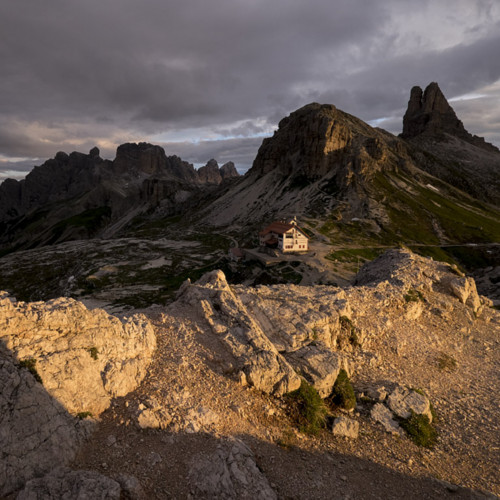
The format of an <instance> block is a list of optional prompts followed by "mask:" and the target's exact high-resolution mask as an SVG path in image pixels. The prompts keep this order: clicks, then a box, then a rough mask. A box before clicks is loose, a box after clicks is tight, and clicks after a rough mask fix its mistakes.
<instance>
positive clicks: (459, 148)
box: [400, 82, 500, 205]
mask: <svg viewBox="0 0 500 500" xmlns="http://www.w3.org/2000/svg"><path fill="white" fill-rule="evenodd" d="M400 137H402V138H403V139H405V140H406V141H407V142H408V143H410V144H411V145H412V146H415V147H417V148H418V149H419V150H420V151H425V153H426V154H425V157H422V158H421V159H420V161H419V168H421V169H423V170H425V171H427V172H428V173H430V174H432V175H435V176H436V177H439V178H440V179H442V180H444V181H446V182H448V183H450V184H452V185H453V186H455V187H457V188H459V189H461V190H463V191H466V192H467V193H469V194H471V195H472V196H474V197H475V198H478V199H480V200H483V201H487V202H489V203H493V204H495V205H500V151H499V150H498V148H497V147H495V146H494V145H493V144H490V143H488V142H486V141H485V140H484V139H483V138H482V137H478V136H477V135H472V134H471V133H469V132H468V131H467V130H466V129H465V127H464V124H463V123H462V122H461V121H460V120H459V119H458V117H457V115H456V114H455V111H454V110H453V108H452V107H451V106H450V104H449V103H448V101H447V100H446V97H445V96H444V95H443V93H442V92H441V89H440V88H439V85H438V84H437V83H435V82H433V83H430V84H429V85H428V86H427V88H426V89H425V91H422V89H421V88H420V87H413V88H412V89H411V93H410V100H409V101H408V109H407V110H406V113H405V115H404V118H403V133H402V134H401V136H400Z"/></svg>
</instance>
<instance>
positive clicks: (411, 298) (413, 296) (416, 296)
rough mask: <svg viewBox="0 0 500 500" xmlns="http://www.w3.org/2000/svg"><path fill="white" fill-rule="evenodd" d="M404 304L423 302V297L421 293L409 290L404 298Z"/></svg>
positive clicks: (412, 289)
mask: <svg viewBox="0 0 500 500" xmlns="http://www.w3.org/2000/svg"><path fill="white" fill-rule="evenodd" d="M404 298H405V300H406V302H424V300H425V299H424V296H423V295H422V292H419V291H418V290H415V289H414V288H410V289H409V290H408V293H407V294H406V295H405V296H404Z"/></svg>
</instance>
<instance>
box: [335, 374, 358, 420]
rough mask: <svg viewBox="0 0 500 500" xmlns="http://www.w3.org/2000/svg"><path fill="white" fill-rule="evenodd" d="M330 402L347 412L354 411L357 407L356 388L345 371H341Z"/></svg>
mask: <svg viewBox="0 0 500 500" xmlns="http://www.w3.org/2000/svg"><path fill="white" fill-rule="evenodd" d="M328 400H329V401H330V402H331V403H333V404H334V405H337V406H339V407H340V408H344V409H345V410H352V409H353V408H355V407H356V395H355V394H354V388H353V387H352V384H351V381H350V380H349V376H348V375H347V372H346V371H345V370H344V369H342V370H340V372H339V374H338V376H337V380H336V381H335V384H334V385H333V390H332V393H331V395H330V396H329V398H328Z"/></svg>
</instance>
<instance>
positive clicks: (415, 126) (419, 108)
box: [401, 82, 498, 153]
mask: <svg viewBox="0 0 500 500" xmlns="http://www.w3.org/2000/svg"><path fill="white" fill-rule="evenodd" d="M444 134H449V135H451V136H453V137H457V138H459V139H462V140H463V141H466V142H468V143H470V144H474V146H477V147H479V148H481V149H485V150H487V151H491V152H495V153H498V148H497V147H496V146H494V145H493V144H490V143H488V142H486V141H485V140H484V139H483V138H482V137H478V136H477V135H472V134H470V133H469V132H468V131H467V130H466V129H465V127H464V124H463V123H462V122H461V121H460V120H459V119H458V117H457V115H456V114H455V111H454V110H453V108H452V107H451V106H450V105H449V103H448V101H447V100H446V97H445V96H444V94H443V93H442V92H441V89H440V88H439V85H438V84H437V83H436V82H432V83H430V84H429V85H428V86H427V88H426V89H425V92H422V89H421V88H420V87H417V86H416V87H413V88H412V89H411V92H410V100H409V101H408V108H407V110H406V113H405V115H404V117H403V133H402V134H401V137H402V138H403V139H413V138H415V137H422V138H426V137H427V138H434V139H437V138H443V137H444Z"/></svg>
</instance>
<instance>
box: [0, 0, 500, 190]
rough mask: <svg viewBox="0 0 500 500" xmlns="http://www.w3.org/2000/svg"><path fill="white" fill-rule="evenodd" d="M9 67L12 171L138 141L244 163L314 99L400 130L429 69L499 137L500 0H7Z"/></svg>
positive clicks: (2, 113) (0, 151)
mask: <svg viewBox="0 0 500 500" xmlns="http://www.w3.org/2000/svg"><path fill="white" fill-rule="evenodd" d="M0 68H1V78H0V180H1V179H2V178H5V177H8V176H11V177H16V176H17V177H19V176H22V175H24V174H25V173H26V171H29V170H30V169H31V167H32V166H34V165H37V164H41V163H43V161H45V160H46V159H47V158H50V157H53V156H54V155H55V153H56V152H57V151H66V152H71V151H75V150H76V151H82V152H88V150H90V149H91V148H92V147H93V146H95V145H97V146H98V147H99V148H100V150H101V156H103V157H104V158H109V159H113V158H114V155H115V151H116V147H117V146H118V145H119V144H122V143H124V142H138V141H148V142H152V143H154V144H160V145H162V146H163V147H164V148H165V150H166V152H167V154H177V155H179V156H181V157H182V158H183V159H185V160H187V161H190V162H192V163H194V164H195V165H196V166H200V165H201V164H204V163H206V161H207V160H209V159H210V158H215V159H217V160H218V161H219V163H223V162H225V161H229V160H233V161H234V162H235V164H236V166H237V168H238V169H239V170H240V171H244V170H246V169H247V168H248V167H249V166H250V165H251V163H252V160H253V158H254V157H255V155H256V152H257V149H258V147H259V145H260V143H261V142H262V138H263V137H265V136H267V135H270V134H272V132H273V130H275V129H276V127H277V124H278V122H279V120H280V119H281V118H282V117H284V116H286V115H288V114H289V113H290V112H291V111H293V110H295V109H297V108H299V107H300V106H302V105H304V104H307V103H309V102H312V101H316V102H321V103H332V104H335V105H336V106H337V107H338V108H340V109H342V110H344V111H347V112H348V113H351V114H354V115H356V116H358V117H360V118H362V119H363V120H365V121H368V122H369V123H371V124H373V125H378V126H381V127H383V128H385V129H387V130H389V131H391V132H393V133H399V132H400V131H401V128H402V116H403V114H404V111H405V109H406V105H407V102H408V98H409V94H410V89H411V87H412V86H414V85H420V86H421V87H425V86H426V85H427V84H428V83H430V82H431V81H437V82H438V83H439V85H440V87H441V89H442V91H443V92H444V94H445V96H446V97H447V98H448V99H449V100H450V101H451V104H452V106H453V107H454V109H455V111H456V112H457V114H458V116H459V118H460V119H461V120H462V121H463V122H464V125H465V127H466V128H467V129H468V130H469V131H470V132H472V133H474V134H477V135H481V136H484V137H486V139H487V140H488V141H490V142H493V143H494V144H496V145H497V146H500V2H499V1H498V0H420V1H419V2H415V1H414V0H266V1H264V0H210V1H208V0H85V1H82V0H47V1H43V2H41V1H40V0H3V1H2V2H1V4H0Z"/></svg>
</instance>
